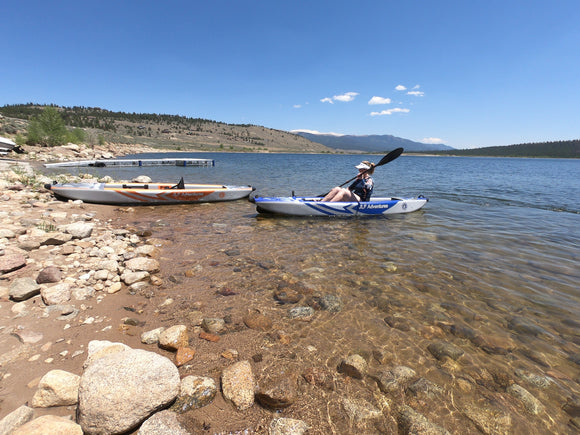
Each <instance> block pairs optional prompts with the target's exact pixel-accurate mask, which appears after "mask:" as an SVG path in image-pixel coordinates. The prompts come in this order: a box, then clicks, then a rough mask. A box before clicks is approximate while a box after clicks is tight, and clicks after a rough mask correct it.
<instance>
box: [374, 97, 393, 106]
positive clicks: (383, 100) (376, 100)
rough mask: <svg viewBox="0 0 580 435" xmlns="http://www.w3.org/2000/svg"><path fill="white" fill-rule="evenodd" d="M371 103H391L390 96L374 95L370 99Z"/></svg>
mask: <svg viewBox="0 0 580 435" xmlns="http://www.w3.org/2000/svg"><path fill="white" fill-rule="evenodd" d="M369 104H371V105H373V104H391V99H390V98H383V97H373V98H371V99H370V100H369Z"/></svg>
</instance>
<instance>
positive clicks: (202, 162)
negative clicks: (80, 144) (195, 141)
mask: <svg viewBox="0 0 580 435" xmlns="http://www.w3.org/2000/svg"><path fill="white" fill-rule="evenodd" d="M131 166H136V167H140V166H215V161H214V160H213V159H140V160H137V159H101V160H78V161H73V162H60V163H45V165H44V167H45V168H76V167H94V168H118V167H131Z"/></svg>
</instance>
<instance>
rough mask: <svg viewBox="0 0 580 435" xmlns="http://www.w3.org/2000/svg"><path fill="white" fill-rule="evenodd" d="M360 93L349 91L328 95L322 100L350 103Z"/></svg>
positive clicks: (324, 101) (325, 101)
mask: <svg viewBox="0 0 580 435" xmlns="http://www.w3.org/2000/svg"><path fill="white" fill-rule="evenodd" d="M357 95H358V92H347V93H345V94H342V95H335V96H333V97H326V98H323V99H322V100H320V101H321V102H322V103H330V104H333V103H334V102H335V101H342V102H343V103H348V102H350V101H352V100H354V99H355V97H356V96H357Z"/></svg>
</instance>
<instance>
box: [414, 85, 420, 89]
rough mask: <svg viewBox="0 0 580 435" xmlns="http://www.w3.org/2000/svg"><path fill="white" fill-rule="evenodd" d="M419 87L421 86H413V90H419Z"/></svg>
mask: <svg viewBox="0 0 580 435" xmlns="http://www.w3.org/2000/svg"><path fill="white" fill-rule="evenodd" d="M420 87H421V86H419V85H415V86H413V89H419V88H420Z"/></svg>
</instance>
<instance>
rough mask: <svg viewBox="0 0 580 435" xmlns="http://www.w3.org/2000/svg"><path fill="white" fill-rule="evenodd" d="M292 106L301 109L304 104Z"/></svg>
mask: <svg viewBox="0 0 580 435" xmlns="http://www.w3.org/2000/svg"><path fill="white" fill-rule="evenodd" d="M292 107H294V108H295V109H300V108H301V107H302V104H294V105H293V106H292Z"/></svg>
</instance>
